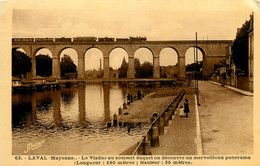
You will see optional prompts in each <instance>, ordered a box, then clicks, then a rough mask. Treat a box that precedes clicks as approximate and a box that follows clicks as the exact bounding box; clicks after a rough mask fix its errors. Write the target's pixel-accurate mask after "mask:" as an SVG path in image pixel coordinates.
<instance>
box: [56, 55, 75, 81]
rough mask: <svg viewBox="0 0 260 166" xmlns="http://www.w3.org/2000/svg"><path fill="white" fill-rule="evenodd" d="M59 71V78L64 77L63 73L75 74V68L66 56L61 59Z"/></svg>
mask: <svg viewBox="0 0 260 166" xmlns="http://www.w3.org/2000/svg"><path fill="white" fill-rule="evenodd" d="M60 69H61V77H64V75H65V73H77V66H76V65H75V64H74V62H73V60H72V59H71V57H70V56H69V55H67V54H64V57H63V58H61V63H60Z"/></svg>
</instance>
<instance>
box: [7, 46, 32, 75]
mask: <svg viewBox="0 0 260 166" xmlns="http://www.w3.org/2000/svg"><path fill="white" fill-rule="evenodd" d="M31 68H32V62H31V58H29V57H28V56H27V55H26V54H25V53H23V52H21V51H18V50H17V49H16V48H14V49H12V76H16V75H18V76H20V77H21V75H26V74H27V73H28V72H30V70H31Z"/></svg>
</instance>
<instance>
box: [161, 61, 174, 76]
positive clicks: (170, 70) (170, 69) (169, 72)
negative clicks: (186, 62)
mask: <svg viewBox="0 0 260 166" xmlns="http://www.w3.org/2000/svg"><path fill="white" fill-rule="evenodd" d="M177 76H178V65H177V64H176V65H174V66H161V78H177Z"/></svg>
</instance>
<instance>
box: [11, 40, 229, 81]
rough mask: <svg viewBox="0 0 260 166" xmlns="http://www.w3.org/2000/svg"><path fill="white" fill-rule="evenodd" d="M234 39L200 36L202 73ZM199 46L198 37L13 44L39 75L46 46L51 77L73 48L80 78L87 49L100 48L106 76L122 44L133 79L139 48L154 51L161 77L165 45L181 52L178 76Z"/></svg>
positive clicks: (210, 69)
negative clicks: (38, 59) (113, 53)
mask: <svg viewBox="0 0 260 166" xmlns="http://www.w3.org/2000/svg"><path fill="white" fill-rule="evenodd" d="M231 43H232V40H205V41H204V40H199V41H198V42H197V48H198V49H199V50H200V51H201V52H202V54H203V77H204V78H207V77H208V76H209V75H210V74H211V73H212V72H213V70H214V64H218V63H219V62H220V61H222V60H224V59H225V58H226V48H227V46H229V45H230V44H231ZM191 47H196V41H195V40H179V41H127V42H125V41H122V42H119V41H113V42H100V41H95V42H74V41H71V42H46V41H44V42H40V41H37V42H36V41H13V42H12V48H22V49H23V50H24V51H25V52H26V54H27V55H28V56H29V57H30V58H31V59H32V69H31V73H30V75H31V76H32V77H33V76H36V60H35V59H36V58H35V57H36V53H37V51H38V50H40V49H42V48H47V49H49V50H50V51H51V53H52V77H54V78H60V54H61V52H62V51H63V50H64V49H66V48H73V49H75V50H76V52H77V54H78V79H79V80H84V79H85V76H84V75H85V53H86V51H87V50H89V49H91V48H98V49H100V50H101V51H102V53H103V78H105V79H109V78H110V71H109V54H110V52H111V51H112V50H113V49H115V48H122V49H124V50H125V51H126V52H127V53H128V60H129V61H128V62H129V65H128V75H127V77H128V78H130V79H133V78H135V68H134V53H135V51H136V50H138V49H139V48H147V49H149V50H150V51H151V52H152V54H153V78H155V79H158V78H160V61H159V55H160V52H161V50H162V49H163V48H172V49H174V50H175V51H176V52H177V55H178V78H179V79H184V78H185V77H186V69H185V53H186V51H187V50H188V49H189V48H191Z"/></svg>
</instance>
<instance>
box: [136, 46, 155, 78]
mask: <svg viewBox="0 0 260 166" xmlns="http://www.w3.org/2000/svg"><path fill="white" fill-rule="evenodd" d="M143 51H145V52H146V53H144V54H142V53H143ZM140 53H141V54H140ZM140 55H141V56H140ZM143 55H148V56H143ZM135 59H139V63H137V62H138V61H135ZM155 60H156V61H155ZM145 62H147V63H145ZM157 62H158V57H155V54H154V51H153V50H152V49H151V48H150V47H147V46H140V47H138V48H137V49H136V50H135V51H134V69H135V77H136V78H153V77H154V71H155V69H154V68H155V66H156V70H157V68H158V69H159V64H158V63H157ZM150 63H151V64H150ZM155 64H156V65H155Z"/></svg>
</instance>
